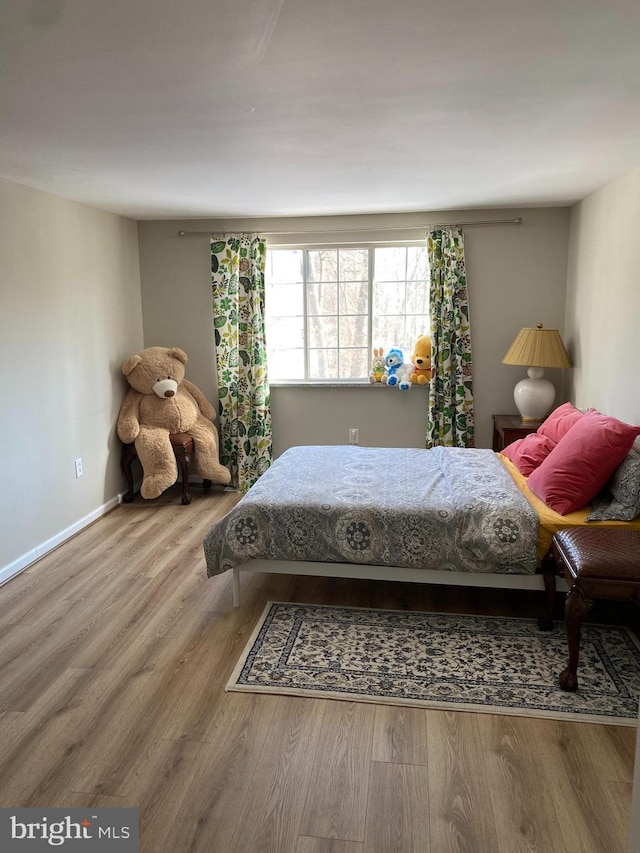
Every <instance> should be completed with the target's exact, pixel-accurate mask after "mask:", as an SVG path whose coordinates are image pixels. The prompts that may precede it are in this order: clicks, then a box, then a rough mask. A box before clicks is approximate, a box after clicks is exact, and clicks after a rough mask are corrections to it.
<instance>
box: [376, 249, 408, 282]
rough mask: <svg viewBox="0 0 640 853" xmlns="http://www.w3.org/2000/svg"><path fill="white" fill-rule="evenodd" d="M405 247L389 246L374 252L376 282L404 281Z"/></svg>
mask: <svg viewBox="0 0 640 853" xmlns="http://www.w3.org/2000/svg"><path fill="white" fill-rule="evenodd" d="M406 269H407V247H406V246H389V247H387V248H384V249H376V251H375V265H374V270H375V277H376V281H405V279H406Z"/></svg>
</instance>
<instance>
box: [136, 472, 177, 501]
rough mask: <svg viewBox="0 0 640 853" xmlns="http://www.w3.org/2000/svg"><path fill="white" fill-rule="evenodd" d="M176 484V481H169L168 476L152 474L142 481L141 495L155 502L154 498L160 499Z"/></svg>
mask: <svg viewBox="0 0 640 853" xmlns="http://www.w3.org/2000/svg"><path fill="white" fill-rule="evenodd" d="M174 483H175V480H170V479H168V478H167V475H166V474H151V475H149V476H147V477H145V478H144V480H143V481H142V485H141V486H140V494H141V495H142V497H143V498H146V499H147V500H153V498H157V497H160V495H161V494H162V493H163V492H164V491H165V490H166V489H168V488H169V486H173V484H174Z"/></svg>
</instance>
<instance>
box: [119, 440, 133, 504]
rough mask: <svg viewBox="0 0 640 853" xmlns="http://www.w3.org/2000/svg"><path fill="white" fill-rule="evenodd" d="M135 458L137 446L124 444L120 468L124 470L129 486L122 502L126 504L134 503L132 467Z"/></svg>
mask: <svg viewBox="0 0 640 853" xmlns="http://www.w3.org/2000/svg"><path fill="white" fill-rule="evenodd" d="M135 457H136V449H135V445H133V444H123V445H122V453H121V454H120V468H121V469H122V473H123V474H124V478H125V480H126V481H127V486H128V488H127V491H126V492H125V493H124V495H123V496H122V501H123V503H126V504H130V503H131V502H132V501H133V495H134V492H133V473H132V471H131V465H132V464H133V460H134V459H135Z"/></svg>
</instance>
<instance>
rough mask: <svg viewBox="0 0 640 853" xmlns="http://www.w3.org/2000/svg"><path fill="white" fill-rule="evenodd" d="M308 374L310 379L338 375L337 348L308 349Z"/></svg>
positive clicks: (333, 377)
mask: <svg viewBox="0 0 640 853" xmlns="http://www.w3.org/2000/svg"><path fill="white" fill-rule="evenodd" d="M309 374H310V378H311V379H335V378H336V376H337V375H338V350H337V349H312V350H309Z"/></svg>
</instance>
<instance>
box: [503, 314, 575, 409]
mask: <svg viewBox="0 0 640 853" xmlns="http://www.w3.org/2000/svg"><path fill="white" fill-rule="evenodd" d="M502 363H503V364H521V365H524V366H526V367H528V370H527V375H528V378H527V379H521V380H520V382H518V384H517V385H516V387H515V388H514V390H513V399H514V401H515V404H516V408H517V409H518V411H519V412H520V417H521V418H522V420H523V421H541V420H542V419H543V418H544V417H545V415H546V414H547V413H548V412H549V410H550V408H551V406H552V405H553V401H554V400H555V398H556V389H555V388H554V386H553V384H552V383H551V382H549V380H548V379H545V378H544V368H545V367H571V361H570V360H569V356H568V355H567V351H566V349H565V348H564V344H563V343H562V338H561V337H560V332H558V330H557V329H545V328H543V326H542V323H538V325H537V326H536V327H535V328H525V329H520V331H519V332H518V334H517V335H516V339H515V341H514V342H513V343H512V344H511V346H510V347H509V349H508V350H507V353H506V355H505V356H504V358H503V359H502Z"/></svg>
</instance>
